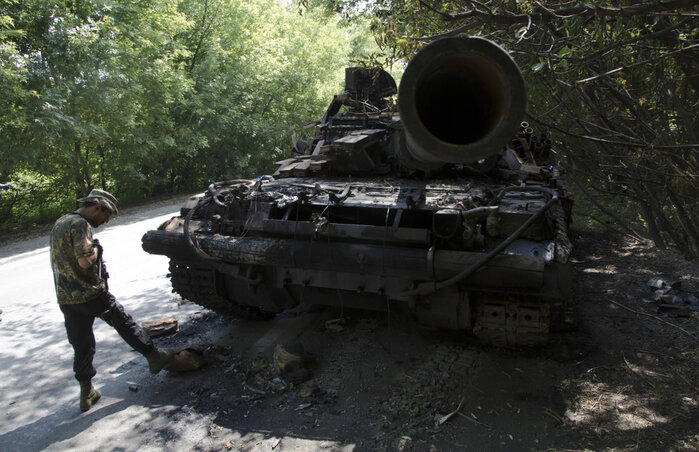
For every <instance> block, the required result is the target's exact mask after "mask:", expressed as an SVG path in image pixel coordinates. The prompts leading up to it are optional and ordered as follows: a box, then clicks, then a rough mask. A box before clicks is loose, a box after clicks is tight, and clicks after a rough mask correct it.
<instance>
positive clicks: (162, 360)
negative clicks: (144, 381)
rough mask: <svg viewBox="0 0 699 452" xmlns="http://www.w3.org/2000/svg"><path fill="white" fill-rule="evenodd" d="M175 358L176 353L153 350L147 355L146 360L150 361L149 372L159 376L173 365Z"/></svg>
mask: <svg viewBox="0 0 699 452" xmlns="http://www.w3.org/2000/svg"><path fill="white" fill-rule="evenodd" d="M174 356H175V352H173V351H172V350H158V349H157V348H155V349H153V350H152V351H151V352H149V353H148V354H147V355H146V359H147V360H148V370H150V373H152V374H157V373H158V372H160V371H161V370H163V369H166V368H167V366H168V365H169V364H170V363H172V360H173V358H174Z"/></svg>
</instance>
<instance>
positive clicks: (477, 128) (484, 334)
mask: <svg viewBox="0 0 699 452" xmlns="http://www.w3.org/2000/svg"><path fill="white" fill-rule="evenodd" d="M345 78H346V89H345V92H344V93H343V94H341V95H338V96H335V97H334V99H333V100H332V102H331V104H330V106H329V108H328V109H327V111H326V112H325V114H324V115H323V116H322V117H321V118H320V120H318V121H317V123H316V125H315V130H314V134H313V137H312V138H309V139H307V140H293V141H294V143H293V151H294V154H293V155H292V157H291V158H289V159H286V160H283V161H280V162H278V163H277V164H276V165H275V168H274V171H273V174H271V175H269V176H261V177H258V178H255V179H250V180H230V181H224V182H216V183H213V184H211V185H210V186H209V187H208V189H207V190H206V192H205V193H203V194H201V195H198V196H194V197H192V198H190V199H189V200H188V201H186V203H185V204H184V206H183V207H182V208H181V212H180V215H179V216H176V217H173V218H172V219H170V220H168V221H166V222H165V223H163V224H162V225H161V226H160V227H159V228H158V229H157V230H153V231H148V232H147V233H146V234H145V235H144V236H143V249H144V250H145V251H147V252H149V253H153V254H162V255H165V256H168V257H169V258H170V269H169V270H170V274H169V277H170V278H171V281H172V286H173V290H174V291H175V292H177V293H179V294H180V295H181V296H182V297H183V298H184V299H187V300H190V301H193V302H195V303H198V304H200V305H201V306H204V307H206V308H209V309H212V310H214V311H217V312H220V313H225V314H233V315H236V316H240V317H246V318H255V317H256V318H264V317H270V316H273V315H275V314H276V313H279V312H282V311H284V310H288V309H291V308H294V307H296V306H298V305H299V304H318V305H337V306H344V307H348V308H359V309H375V310H394V309H399V308H403V309H405V310H408V311H410V312H411V313H412V314H414V316H415V317H416V318H417V320H418V321H419V322H420V323H423V324H425V325H428V326H431V327H437V328H445V329H459V330H470V331H472V332H473V333H474V334H475V335H476V336H477V337H478V338H480V339H481V340H482V341H484V342H487V343H491V344H496V345H503V346H511V345H537V344H543V343H545V342H546V340H547V336H548V331H549V324H550V318H551V309H550V308H551V305H552V304H553V303H556V302H557V301H560V300H563V299H565V298H566V296H567V294H568V291H569V287H570V269H569V265H568V264H567V260H568V256H569V254H570V251H571V242H570V240H569V236H568V226H569V219H570V211H571V204H572V201H571V198H570V196H569V193H568V191H567V189H566V185H565V182H564V179H563V175H562V173H561V171H560V170H559V169H558V168H557V167H555V166H553V165H552V164H551V162H550V154H551V153H552V152H551V141H550V140H549V139H548V138H547V136H546V135H545V134H537V133H534V131H533V130H532V128H530V127H529V125H528V124H527V123H524V122H522V119H523V117H524V114H525V104H526V96H525V87H524V82H523V79H522V76H521V74H520V72H519V69H518V68H517V65H516V64H515V62H514V61H513V60H512V58H511V57H510V56H509V54H507V52H505V51H504V50H503V49H502V48H500V47H499V46H498V45H496V44H494V43H493V42H491V41H489V40H486V39H483V38H478V37H451V38H446V39H441V40H438V41H435V42H433V43H431V44H429V45H427V46H426V47H424V48H423V49H422V50H421V51H419V52H418V53H417V54H416V55H415V57H414V58H413V59H412V60H411V61H410V62H409V64H408V66H407V67H406V70H405V72H404V75H403V77H402V81H401V87H400V93H399V96H398V104H399V106H398V108H397V109H396V108H394V106H393V104H392V102H391V100H390V97H391V96H392V95H394V94H396V91H397V90H396V83H395V81H394V80H393V78H392V77H391V76H390V75H389V74H388V73H386V72H384V71H383V70H381V69H378V68H348V69H346V74H345Z"/></svg>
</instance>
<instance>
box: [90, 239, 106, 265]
mask: <svg viewBox="0 0 699 452" xmlns="http://www.w3.org/2000/svg"><path fill="white" fill-rule="evenodd" d="M92 246H93V247H94V248H95V249H97V260H101V259H102V253H103V252H104V248H102V245H101V244H100V241H99V240H97V239H94V240H93V241H92Z"/></svg>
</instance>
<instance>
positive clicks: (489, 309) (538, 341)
mask: <svg viewBox="0 0 699 452" xmlns="http://www.w3.org/2000/svg"><path fill="white" fill-rule="evenodd" d="M550 311H551V310H550V306H549V304H548V303H541V302H539V303H537V302H526V301H523V300H514V299H511V300H503V301H501V302H497V301H492V300H488V301H480V302H478V303H477V304H476V309H475V322H474V328H473V332H474V334H475V335H476V337H478V338H479V339H480V340H482V341H483V342H485V343H488V344H491V345H495V346H498V347H520V346H523V347H528V346H536V345H545V344H546V343H547V342H548V333H549V326H550V323H551V312H550Z"/></svg>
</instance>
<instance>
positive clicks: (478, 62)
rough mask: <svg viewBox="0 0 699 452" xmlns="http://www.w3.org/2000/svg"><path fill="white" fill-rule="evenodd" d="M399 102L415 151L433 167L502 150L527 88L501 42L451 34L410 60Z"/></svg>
mask: <svg viewBox="0 0 699 452" xmlns="http://www.w3.org/2000/svg"><path fill="white" fill-rule="evenodd" d="M398 105H399V111H400V117H401V122H402V123H403V127H404V131H405V141H406V147H407V151H408V153H409V155H410V157H412V159H414V160H416V161H417V163H418V164H419V165H423V166H425V167H431V166H434V165H435V164H443V163H468V162H475V161H478V160H481V159H485V158H487V157H490V156H492V155H495V154H497V153H498V152H499V151H500V150H502V148H503V147H504V146H505V145H506V144H507V143H508V142H509V141H510V140H511V139H512V138H513V137H514V135H515V133H516V131H517V129H518V128H519V127H520V124H521V121H522V117H523V116H524V111H525V108H526V93H525V88H524V81H523V79H522V75H521V73H520V71H519V68H518V67H517V64H516V63H515V62H514V60H513V59H512V57H510V55H509V54H508V53H507V52H506V51H505V50H504V49H503V48H502V47H500V46H498V45H497V44H495V43H493V42H492V41H489V40H487V39H484V38H479V37H449V38H444V39H440V40H437V41H434V42H432V43H431V44H429V45H427V46H426V47H424V48H423V49H421V50H420V51H419V52H418V53H417V54H416V55H415V57H413V59H412V60H411V61H410V63H408V66H407V68H406V70H405V73H404V74H403V78H402V81H401V85H400V91H399V97H398Z"/></svg>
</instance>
